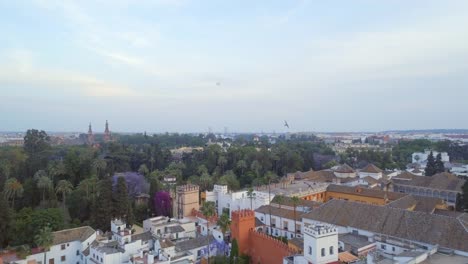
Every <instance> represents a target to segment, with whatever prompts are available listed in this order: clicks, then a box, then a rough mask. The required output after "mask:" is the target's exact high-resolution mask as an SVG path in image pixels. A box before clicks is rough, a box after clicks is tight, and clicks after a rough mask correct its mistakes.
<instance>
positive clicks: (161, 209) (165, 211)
mask: <svg viewBox="0 0 468 264" xmlns="http://www.w3.org/2000/svg"><path fill="white" fill-rule="evenodd" d="M153 201H154V203H153V204H154V211H155V212H156V215H158V216H160V215H163V216H171V213H172V212H171V211H172V200H171V196H170V195H169V193H168V192H165V191H159V192H157V193H155V194H154V198H153Z"/></svg>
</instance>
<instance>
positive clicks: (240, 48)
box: [0, 0, 468, 133]
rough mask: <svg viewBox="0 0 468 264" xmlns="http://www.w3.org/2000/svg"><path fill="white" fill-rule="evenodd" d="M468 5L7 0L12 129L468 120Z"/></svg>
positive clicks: (2, 108)
mask: <svg viewBox="0 0 468 264" xmlns="http://www.w3.org/2000/svg"><path fill="white" fill-rule="evenodd" d="M467 13H468V1H463V0H460V1H456V0H453V1H450V0H449V1H410V2H408V1H402V0H397V1H386V2H382V1H379V2H373V1H366V0H362V1H352V2H343V1H327V2H319V1H305V0H304V1H254V2H252V1H234V2H225V1H199V2H195V1H191V0H155V1H149V0H142V1H130V0H115V1H110V0H99V1H58V0H57V1H47V0H30V1H4V2H1V3H0V30H1V32H2V42H0V98H1V104H0V113H1V114H0V130H8V131H26V130H27V129H28V128H37V129H41V130H46V131H76V132H80V131H81V132H86V131H87V126H88V123H89V122H91V123H92V124H93V129H94V130H95V131H97V132H98V131H99V132H101V131H103V130H104V123H105V120H106V119H108V120H109V122H110V126H111V130H112V131H116V132H130V131H132V132H143V131H148V133H153V132H156V133H161V132H165V131H171V132H179V133H186V132H190V131H208V127H211V128H212V130H213V131H221V132H222V131H223V130H224V127H228V129H229V131H244V132H249V131H252V132H260V131H264V132H268V133H269V132H272V131H276V132H278V133H281V132H286V131H287V129H285V127H284V126H283V122H284V120H287V121H288V122H289V124H290V126H291V129H290V131H291V132H300V131H337V132H350V131H375V132H379V131H386V130H413V129H414V130H419V129H432V128H434V127H436V128H437V127H467V125H465V124H464V119H463V118H464V117H466V116H467V115H468V104H467V103H466V98H468V88H467V87H468V74H466V73H467V72H468V27H467V26H466V25H468V16H466V14H467ZM462 129H463V128H462ZM150 131H151V132H150Z"/></svg>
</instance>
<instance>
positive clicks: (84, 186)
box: [78, 176, 98, 199]
mask: <svg viewBox="0 0 468 264" xmlns="http://www.w3.org/2000/svg"><path fill="white" fill-rule="evenodd" d="M97 182H98V179H97V178H96V176H91V178H88V179H84V180H82V181H81V182H80V183H79V184H78V188H79V189H81V190H84V191H85V192H86V199H89V196H90V194H91V196H92V198H93V199H94V196H95V194H96V187H97Z"/></svg>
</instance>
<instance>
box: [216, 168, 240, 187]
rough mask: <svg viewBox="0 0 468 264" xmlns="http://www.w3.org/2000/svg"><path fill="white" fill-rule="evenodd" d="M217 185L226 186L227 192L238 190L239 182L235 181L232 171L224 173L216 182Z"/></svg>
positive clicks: (235, 177)
mask: <svg viewBox="0 0 468 264" xmlns="http://www.w3.org/2000/svg"><path fill="white" fill-rule="evenodd" d="M218 184H222V185H227V186H228V188H229V190H232V191H235V190H238V189H239V188H240V182H239V180H238V179H237V176H236V174H234V172H232V171H226V174H224V175H223V176H221V178H219V180H218Z"/></svg>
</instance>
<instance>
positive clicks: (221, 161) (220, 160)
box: [218, 156, 227, 173]
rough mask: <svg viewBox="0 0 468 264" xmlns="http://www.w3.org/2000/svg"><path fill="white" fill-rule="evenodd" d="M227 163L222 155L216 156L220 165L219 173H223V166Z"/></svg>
mask: <svg viewBox="0 0 468 264" xmlns="http://www.w3.org/2000/svg"><path fill="white" fill-rule="evenodd" d="M226 164H227V159H226V158H225V157H224V156H220V157H219V158H218V166H220V167H221V173H224V166H226Z"/></svg>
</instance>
